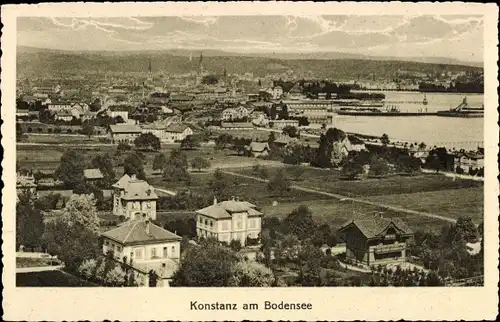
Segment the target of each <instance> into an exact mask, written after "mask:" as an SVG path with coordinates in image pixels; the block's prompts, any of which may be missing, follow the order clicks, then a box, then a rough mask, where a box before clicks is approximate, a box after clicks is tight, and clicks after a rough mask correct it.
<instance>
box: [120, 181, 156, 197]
mask: <svg viewBox="0 0 500 322" xmlns="http://www.w3.org/2000/svg"><path fill="white" fill-rule="evenodd" d="M122 199H123V200H154V199H158V195H156V193H155V191H154V188H153V187H152V186H150V185H149V183H147V182H146V181H144V180H134V179H132V180H130V181H129V183H128V185H127V186H126V187H125V193H124V195H123V196H122Z"/></svg>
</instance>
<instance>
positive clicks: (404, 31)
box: [17, 15, 484, 62]
mask: <svg viewBox="0 0 500 322" xmlns="http://www.w3.org/2000/svg"><path fill="white" fill-rule="evenodd" d="M483 28H484V25H483V17H482V16H463V15H462V16H457V15H454V16H451V15H448V16H446V15H444V16H443V15H441V16H401V15H399V16H385V15H384V16H381V15H378V16H366V15H364V16H354V15H339V16H331V15H329V16H319V15H318V16H300V17H298V16H213V17H207V16H182V17H180V16H171V17H137V18H132V17H121V18H67V17H65V18H53V17H50V18H47V17H43V18H42V17H20V18H18V20H17V41H18V46H30V47H39V48H51V49H62V50H98V51H100V50H112V51H114V50H118V51H119V50H161V49H192V50H197V51H199V50H203V49H218V50H224V51H231V52H240V53H272V52H276V53H278V52H279V53H310V52H347V53H356V54H364V55H376V56H396V57H445V58H454V59H458V60H462V61H469V62H482V61H483V33H484V32H483Z"/></svg>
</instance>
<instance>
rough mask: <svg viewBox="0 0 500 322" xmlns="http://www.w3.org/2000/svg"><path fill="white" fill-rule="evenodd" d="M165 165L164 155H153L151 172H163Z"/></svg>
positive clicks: (165, 158)
mask: <svg viewBox="0 0 500 322" xmlns="http://www.w3.org/2000/svg"><path fill="white" fill-rule="evenodd" d="M166 165H167V157H166V156H165V154H163V153H160V154H157V155H155V158H154V160H153V170H155V171H156V170H163V169H164V168H165V166H166Z"/></svg>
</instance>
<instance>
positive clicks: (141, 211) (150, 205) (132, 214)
mask: <svg viewBox="0 0 500 322" xmlns="http://www.w3.org/2000/svg"><path fill="white" fill-rule="evenodd" d="M113 189H114V192H113V214H114V215H115V216H124V217H125V218H127V219H130V220H135V219H144V218H147V219H151V220H155V219H156V200H157V199H158V196H157V195H156V193H155V191H154V188H153V187H152V186H150V185H149V184H148V183H147V182H146V181H144V180H139V179H137V178H136V176H135V175H132V176H129V175H127V174H125V175H123V177H121V178H120V180H118V181H117V182H116V183H115V184H114V185H113Z"/></svg>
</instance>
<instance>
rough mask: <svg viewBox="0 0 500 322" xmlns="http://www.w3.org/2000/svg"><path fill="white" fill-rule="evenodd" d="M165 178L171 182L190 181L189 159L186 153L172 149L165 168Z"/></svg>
mask: <svg viewBox="0 0 500 322" xmlns="http://www.w3.org/2000/svg"><path fill="white" fill-rule="evenodd" d="M163 179H164V180H167V181H171V182H179V181H189V180H190V176H189V172H188V161H187V157H186V155H185V154H184V153H183V152H182V151H181V150H180V149H175V150H172V152H171V153H170V156H169V158H168V160H167V165H166V166H165V169H164V170H163Z"/></svg>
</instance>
